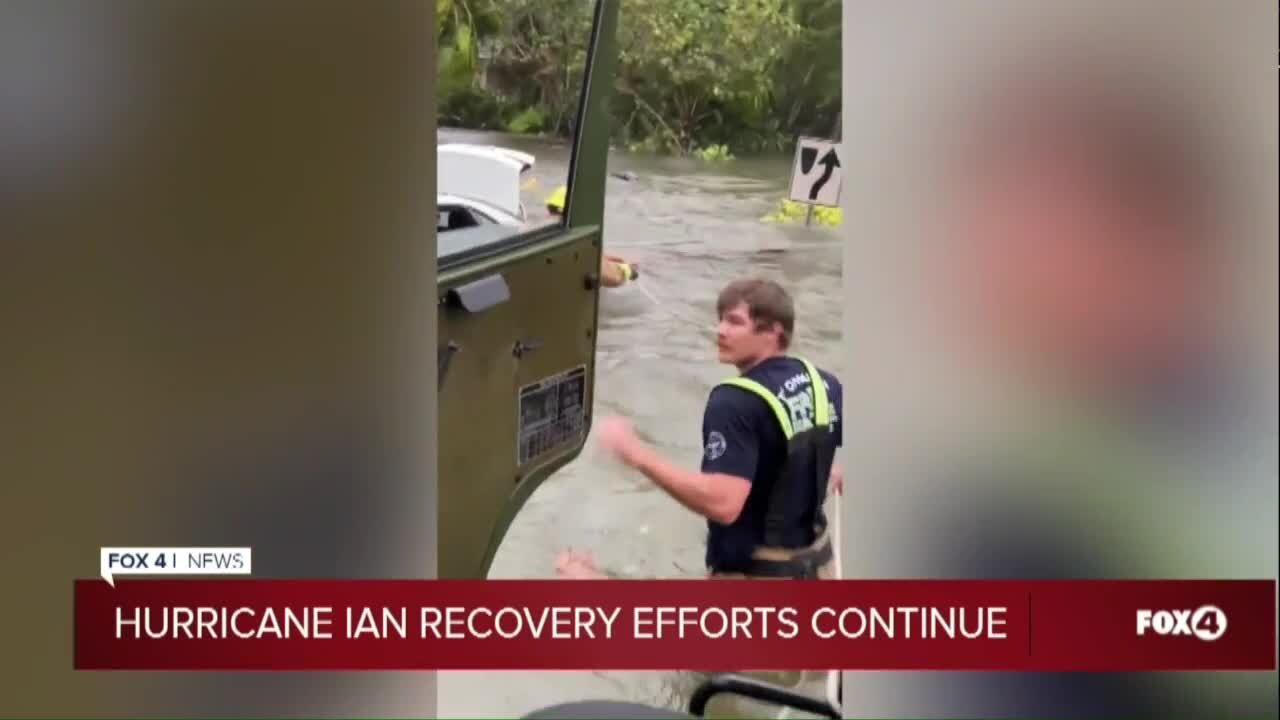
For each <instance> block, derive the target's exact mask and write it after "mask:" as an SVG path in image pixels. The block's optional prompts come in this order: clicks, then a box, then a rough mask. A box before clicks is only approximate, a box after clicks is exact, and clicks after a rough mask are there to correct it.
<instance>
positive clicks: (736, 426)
mask: <svg viewBox="0 0 1280 720" xmlns="http://www.w3.org/2000/svg"><path fill="white" fill-rule="evenodd" d="M818 373H819V374H820V375H821V376H822V379H823V380H824V381H825V384H826V387H827V399H828V402H829V403H830V405H831V413H830V419H831V432H832V433H833V434H834V435H835V443H836V446H837V447H839V446H840V445H841V444H842V424H841V422H840V417H841V414H842V412H843V407H844V406H843V405H842V397H841V387H840V381H839V380H837V379H836V378H835V376H834V375H832V374H830V373H828V372H826V371H824V370H821V369H819V370H818ZM743 377H745V378H748V379H750V380H754V381H756V382H758V383H760V384H761V385H763V386H764V387H765V388H768V389H769V390H770V391H772V392H773V394H774V395H776V396H777V397H778V399H779V400H781V401H782V406H783V407H784V408H787V409H789V410H790V412H791V413H792V414H793V415H797V414H804V413H811V412H812V395H811V393H810V388H809V385H810V381H809V373H808V372H807V371H806V369H805V366H804V363H802V362H801V361H799V360H797V359H795V358H792V357H787V356H780V357H774V358H770V359H768V360H766V361H764V362H762V363H760V364H759V365H757V366H755V367H754V368H751V369H750V370H748V371H747V372H746V373H744V374H743ZM809 417H812V416H811V415H810V416H809ZM794 422H795V421H794V420H793V423H794ZM702 447H703V454H702V472H705V473H722V474H725V475H736V476H738V477H742V478H746V479H747V480H750V481H751V493H750V494H749V495H748V496H747V501H746V504H745V505H744V506H743V508H742V513H741V514H740V515H739V516H738V519H737V520H735V521H734V522H733V524H731V525H721V524H719V523H717V522H714V521H708V523H707V527H708V534H707V558H706V559H707V566H708V567H709V568H711V569H713V570H720V571H724V572H734V571H741V570H743V569H745V568H746V566H747V564H748V563H749V562H750V560H751V552H752V551H753V550H754V549H755V548H756V547H757V546H759V545H760V544H762V543H763V542H764V529H765V516H766V513H767V511H768V507H769V497H770V495H771V493H772V492H773V485H774V481H775V480H776V479H777V478H778V477H779V475H780V474H781V471H782V468H783V465H784V464H785V462H786V460H787V439H786V436H785V435H784V434H783V431H782V427H781V426H780V425H779V424H778V418H777V416H776V415H775V414H774V412H773V409H772V408H771V407H770V406H769V405H768V404H767V403H766V401H765V400H764V398H762V397H760V396H759V395H756V394H755V393H752V392H750V391H748V390H745V389H743V388H739V387H732V386H724V385H720V386H717V387H716V388H714V389H713V390H712V391H711V396H710V397H709V398H708V399H707V409H706V412H705V413H704V414H703V419H702ZM801 472H802V473H803V476H804V477H811V476H813V475H814V474H816V471H813V470H812V469H808V468H806V469H804V470H802V471H801ZM793 484H795V485H798V487H790V488H788V493H789V495H790V497H789V505H790V507H792V508H810V509H812V508H816V507H817V506H819V505H820V504H821V502H822V498H816V499H815V498H814V495H815V494H816V492H817V488H816V487H815V486H814V484H813V483H812V482H805V483H793ZM812 517H813V514H812V512H809V513H796V514H793V515H792V516H789V517H788V518H787V521H788V527H787V528H786V529H785V531H784V533H783V537H784V542H785V544H786V545H788V546H790V547H804V546H805V545H808V544H809V543H811V542H812V541H813V539H814V538H813V520H812Z"/></svg>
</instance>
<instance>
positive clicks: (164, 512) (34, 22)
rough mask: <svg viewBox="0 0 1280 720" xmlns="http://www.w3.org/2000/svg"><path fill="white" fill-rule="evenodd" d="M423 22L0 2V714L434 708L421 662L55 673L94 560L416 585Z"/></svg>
mask: <svg viewBox="0 0 1280 720" xmlns="http://www.w3.org/2000/svg"><path fill="white" fill-rule="evenodd" d="M429 10H430V9H429V8H427V7H425V6H423V5H422V4H420V3H395V2H380V3H347V2H311V1H308V2H295V1H292V0H284V1H281V2H272V3H255V2H244V1H241V0H230V1H228V2H217V3H149V2H132V1H131V0H120V1H119V2H111V3H98V2H78V1H76V0H12V1H6V2H4V3H0V297H2V298H3V301H0V327H2V328H3V330H4V338H5V340H4V342H3V348H4V349H3V352H2V353H0V356H2V357H3V361H0V367H2V368H3V372H2V373H0V398H2V400H0V408H2V410H0V412H3V414H4V418H5V419H4V423H3V428H4V432H3V438H4V439H3V443H4V449H3V454H2V455H0V457H3V470H2V471H0V476H2V477H3V483H0V514H3V523H0V533H3V542H0V561H2V562H3V566H4V568H5V580H4V588H5V591H4V592H3V593H0V608H2V611H0V638H3V639H2V640H0V648H3V649H2V650H0V687H2V688H3V692H0V714H3V715H16V716H21V717H49V716H52V717H69V716H95V717H143V716H168V717H235V716H254V717H263V716H284V715H307V716H339V715H341V716H352V715H355V716H360V715H363V716H370V715H393V716H400V717H404V716H430V715H432V714H434V712H435V695H434V683H433V678H432V676H431V675H430V674H424V673H415V674H386V675H377V676H374V675H367V674H348V675H326V674H312V675H304V674H297V675H289V674H262V675H249V674H219V675H214V674H199V673H190V674H187V673H164V674H160V673H157V674H149V673H79V674H77V673H75V672H73V671H72V669H71V668H72V666H71V663H72V658H71V643H72V637H71V617H72V615H71V599H72V595H71V580H72V578H76V577H81V578H90V577H96V575H97V558H98V548H99V547H100V546H102V545H163V544H176V545H187V544H191V545H201V544H209V545H250V546H252V547H253V548H254V551H255V552H254V573H255V575H259V576H264V577H290V576H294V577H297V576H307V577H334V578H337V577H431V576H432V575H433V573H434V571H435V564H434V563H435V555H434V551H435V517H436V515H435V509H434V506H433V502H434V495H433V492H434V485H433V483H432V481H431V478H432V476H433V474H434V470H435V458H434V441H435V432H434V426H433V424H432V422H433V420H434V410H435V407H434V401H435V395H434V393H435V390H434V386H433V385H432V384H431V383H430V382H429V379H430V378H431V377H433V376H434V370H433V367H434V362H435V360H434V357H435V356H434V353H432V352H429V348H430V344H431V343H432V342H433V341H434V335H435V330H434V322H435V317H434V314H433V313H430V312H421V311H419V310H417V308H423V307H434V297H433V290H434V264H433V253H434V236H433V234H432V230H431V227H432V226H431V225H430V222H431V221H432V219H433V218H432V214H433V213H432V205H431V201H430V197H431V192H432V190H433V187H434V160H435V155H434V147H433V145H432V140H433V138H434V135H435V132H434V130H435V119H434V116H433V115H432V113H431V110H432V107H433V101H432V86H433V83H434V77H433V74H432V72H431V69H432V57H431V49H432V37H431V34H430V33H431V31H432V28H433V17H432V14H431V13H430V11H429Z"/></svg>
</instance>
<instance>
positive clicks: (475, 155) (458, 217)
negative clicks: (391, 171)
mask: <svg viewBox="0 0 1280 720" xmlns="http://www.w3.org/2000/svg"><path fill="white" fill-rule="evenodd" d="M533 165H534V157H533V156H532V155H530V154H529V153H526V152H520V151H519V150H511V149H509V148H501V147H496V146H492V145H468V144H463V143H448V144H444V145H437V146H436V168H437V169H436V204H437V206H438V208H439V213H440V215H439V219H438V220H437V222H436V232H437V233H444V232H448V231H450V230H461V229H463V228H472V227H481V226H485V225H502V226H506V227H508V228H511V230H510V231H509V232H510V233H512V234H514V233H515V232H519V231H521V230H523V229H524V228H525V227H526V226H527V225H528V222H529V217H528V214H527V213H526V212H525V207H524V203H522V202H521V200H520V189H521V183H522V179H523V178H524V175H525V173H527V172H528V171H529V170H531V169H533Z"/></svg>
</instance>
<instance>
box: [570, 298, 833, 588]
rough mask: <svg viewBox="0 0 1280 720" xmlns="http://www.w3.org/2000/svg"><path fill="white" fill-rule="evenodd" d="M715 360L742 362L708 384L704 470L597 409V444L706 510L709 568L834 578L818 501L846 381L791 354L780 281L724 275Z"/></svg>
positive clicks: (826, 480)
mask: <svg viewBox="0 0 1280 720" xmlns="http://www.w3.org/2000/svg"><path fill="white" fill-rule="evenodd" d="M716 309H717V312H718V314H719V318H720V322H719V327H718V331H717V347H718V349H719V359H720V361H721V362H724V363H728V364H731V365H734V366H735V367H737V368H738V370H739V372H740V373H741V374H740V375H739V376H738V377H734V378H731V379H729V380H726V381H724V382H722V383H720V384H719V385H717V386H716V387H715V388H713V389H712V391H711V394H710V397H709V398H708V400H707V406H706V410H705V414H704V416H703V426H702V445H703V448H704V450H703V459H702V467H701V469H700V470H699V471H692V470H687V469H685V468H682V467H679V466H678V465H676V464H675V463H673V462H671V461H669V460H667V459H666V458H664V457H662V456H661V455H659V454H658V453H657V452H656V451H655V450H654V449H653V448H651V447H649V446H647V445H645V444H644V442H642V441H641V440H640V439H639V437H637V436H636V434H635V432H634V431H633V430H632V427H631V424H630V423H629V422H628V421H626V420H625V419H623V418H619V417H611V418H605V419H603V420H602V421H601V422H600V424H599V430H598V433H599V438H600V443H601V444H602V445H603V446H604V447H605V448H606V449H608V450H609V451H610V452H611V453H613V454H614V455H615V456H616V457H617V458H618V459H619V460H621V461H622V462H623V463H625V464H626V465H628V466H630V467H632V468H635V469H636V470H639V471H640V472H641V473H643V474H644V475H645V476H647V477H648V478H649V479H650V480H652V481H653V482H654V483H655V484H657V485H658V486H659V487H661V488H662V489H663V490H665V491H666V492H667V493H668V494H670V495H671V496H672V497H673V498H675V499H676V500H677V501H678V502H680V503H681V504H682V505H684V506H685V507H687V508H689V509H690V510H692V511H694V512H696V513H698V514H699V515H702V516H703V517H705V518H706V519H707V526H708V537H707V553H706V564H707V568H708V570H709V572H710V575H711V576H712V577H738V578H742V577H747V578H770V579H828V578H833V577H835V574H836V573H835V564H834V560H833V557H834V555H833V549H832V547H831V541H830V538H829V536H828V533H827V518H826V515H825V513H824V510H823V504H824V501H825V500H826V496H827V494H828V492H829V491H834V492H839V491H840V489H841V485H842V481H841V477H840V473H839V470H838V469H836V468H835V467H834V459H835V453H836V449H837V448H838V447H840V445H841V426H840V413H841V411H842V399H841V392H842V388H841V385H840V382H839V381H838V380H837V379H836V377H835V376H834V375H832V374H831V373H828V372H825V371H822V370H819V369H818V368H817V367H815V366H814V365H813V364H812V363H810V362H809V361H807V360H805V359H803V358H799V357H795V356H792V355H789V354H788V352H787V351H788V349H789V348H790V346H791V338H792V334H793V332H794V330H795V309H794V305H793V303H792V300H791V297H790V296H789V295H788V294H787V292H786V291H785V290H784V289H783V288H782V287H781V286H779V285H778V284H777V283H774V282H771V281H768V280H758V279H747V280H738V281H735V282H733V283H730V284H729V285H728V286H727V287H725V288H724V290H722V291H721V293H720V296H719V298H718V300H717V303H716ZM557 571H558V572H559V573H560V574H561V575H565V576H570V577H593V576H598V575H599V572H598V571H597V570H596V569H595V567H594V564H593V563H592V562H591V560H590V558H589V556H586V555H581V554H573V553H566V554H564V555H562V556H561V557H560V559H559V563H558V566H557Z"/></svg>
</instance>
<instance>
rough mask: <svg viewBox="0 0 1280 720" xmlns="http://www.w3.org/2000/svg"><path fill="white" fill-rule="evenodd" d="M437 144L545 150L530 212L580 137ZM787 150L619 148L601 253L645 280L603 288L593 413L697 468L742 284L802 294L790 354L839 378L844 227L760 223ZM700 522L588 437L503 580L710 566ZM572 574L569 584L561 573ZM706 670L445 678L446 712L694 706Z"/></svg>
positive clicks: (549, 488)
mask: <svg viewBox="0 0 1280 720" xmlns="http://www.w3.org/2000/svg"><path fill="white" fill-rule="evenodd" d="M439 141H440V142H442V143H443V142H473V143H487V144H497V145H502V146H505V147H512V148H516V149H519V150H524V151H526V152H530V153H532V154H534V155H535V156H536V158H537V164H536V166H535V168H534V170H533V171H532V172H533V175H534V176H535V177H536V178H537V182H536V183H534V184H533V185H534V186H533V187H531V188H527V189H526V191H525V196H526V200H525V202H526V207H528V208H529V210H530V212H531V214H533V215H534V216H535V217H538V216H540V215H541V213H544V212H545V210H544V209H543V199H544V198H545V197H546V196H547V195H548V194H549V193H551V192H552V191H553V190H554V189H555V188H556V187H558V186H560V185H562V184H564V182H565V177H566V173H567V167H568V161H569V146H568V144H567V143H563V142H549V141H541V140H537V139H530V138H527V137H506V136H501V135H496V134H492V133H476V132H467V131H447V130H442V131H441V132H440V135H439ZM790 167H791V158H790V157H782V156H778V157H773V158H767V159H739V160H733V161H729V162H723V163H706V162H703V161H701V160H696V159H675V158H654V157H648V156H641V155H630V154H627V153H623V152H618V151H615V152H613V153H612V154H611V155H610V159H609V170H610V172H611V173H620V172H627V171H630V172H632V173H634V174H635V178H634V179H632V180H630V181H627V180H622V179H618V178H614V177H611V178H610V179H609V186H608V191H607V194H606V210H605V234H604V240H605V249H606V252H610V253H613V254H617V255H621V256H623V257H625V258H626V259H628V260H630V261H633V262H636V263H638V264H639V266H640V272H641V277H640V279H639V281H638V283H637V284H636V285H634V286H631V285H629V286H624V287H623V288H619V289H615V290H607V289H606V290H605V291H604V292H603V296H602V299H601V312H600V330H599V347H598V370H597V377H596V388H595V415H596V417H597V418H599V417H603V416H606V415H611V414H619V415H624V416H626V417H628V418H630V419H631V420H632V422H634V423H635V427H636V430H637V432H638V433H639V434H640V435H641V436H642V437H643V438H645V439H646V440H647V441H649V442H651V443H653V444H654V445H655V446H656V447H657V448H658V449H659V450H660V451H661V452H663V453H665V454H666V455H668V456H669V457H671V458H673V459H675V460H676V461H678V462H681V463H683V464H685V465H687V466H690V467H696V466H697V464H698V462H699V458H700V455H701V442H700V432H701V422H702V410H703V405H704V403H705V401H706V398H707V393H708V392H709V391H710V389H711V387H712V385H713V384H714V383H716V382H718V381H720V380H722V379H724V378H725V377H728V376H730V375H733V374H735V371H734V369H733V368H731V367H728V366H723V365H719V364H717V362H716V357H715V346H714V327H715V299H716V295H717V293H718V292H719V290H720V289H721V287H723V286H724V285H725V284H726V283H728V282H729V281H731V280H734V279H737V278H740V277H745V276H752V275H761V276H765V277H769V278H771V279H774V280H777V281H779V282H781V283H782V285H783V286H784V287H785V288H787V290H788V291H789V292H790V293H791V294H792V296H793V298H794V299H795V302H796V315H797V318H796V333H795V341H794V343H795V345H794V347H795V350H794V352H795V353H797V354H800V355H803V356H805V357H808V358H809V359H811V360H812V361H813V362H815V363H816V364H818V365H820V366H822V367H824V368H826V369H829V370H831V371H832V372H834V373H836V374H837V375H841V374H842V370H843V368H842V366H841V362H842V357H841V355H842V353H841V350H842V348H841V298H842V295H843V291H842V287H841V258H842V247H841V245H840V238H839V234H838V232H839V231H838V230H837V229H833V228H822V227H819V226H814V227H813V228H806V227H804V226H803V224H798V225H779V224H771V223H764V222H761V221H760V218H762V217H764V216H765V215H767V214H768V213H769V212H771V211H772V210H773V209H775V207H776V205H777V203H778V201H779V200H780V199H781V198H783V197H784V196H785V195H786V192H787V182H788V173H789V171H790ZM705 533H706V525H705V521H703V520H701V519H700V518H698V517H696V516H695V515H693V514H692V513H690V512H688V511H687V510H685V509H684V508H682V507H681V506H679V505H678V504H677V503H676V502H675V501H674V500H672V499H671V498H670V497H668V496H667V495H666V494H665V493H663V492H662V491H661V490H658V489H657V488H656V487H655V486H654V485H653V484H652V483H650V482H649V481H648V480H647V479H645V478H644V477H643V476H641V475H639V474H638V473H635V472H631V471H626V470H624V469H623V468H622V467H621V466H620V465H618V464H616V463H615V462H613V461H612V460H610V459H608V458H607V457H605V456H604V454H603V453H602V452H601V451H600V450H599V449H597V448H596V447H595V443H594V437H592V438H589V439H588V445H587V448H586V449H585V450H584V451H583V453H582V455H581V456H580V457H579V458H578V459H577V460H576V461H574V462H573V463H572V464H570V465H569V466H567V467H566V468H564V469H563V470H562V471H561V472H560V473H558V474H557V475H556V476H554V477H552V478H551V479H549V480H547V481H546V483H544V484H543V485H542V487H541V488H539V489H538V491H537V492H536V493H535V494H534V495H533V497H532V498H531V499H530V500H529V502H528V503H527V504H526V505H525V507H524V509H523V510H522V511H521V513H520V515H519V516H518V517H517V518H516V520H515V522H514V523H513V524H512V526H511V529H510V532H509V533H508V534H507V536H506V539H505V540H504V543H503V545H502V547H501V549H500V550H499V552H498V554H497V557H496V559H495V561H494V564H493V568H492V570H491V572H490V577H493V578H547V577H552V576H554V559H555V556H556V554H557V553H558V552H559V551H560V550H562V549H565V548H569V547H572V548H575V549H585V550H589V551H591V552H592V553H593V554H594V555H595V557H596V560H597V562H598V564H599V565H600V566H601V567H602V568H603V569H606V570H608V571H610V572H612V573H617V574H620V575H623V576H627V577H639V578H649V577H652V578H659V577H660V578H675V577H703V576H705V570H704V566H703V552H704V536H705ZM565 582H571V581H567V580H566V581H565ZM696 680H697V679H696V678H691V677H689V676H686V675H680V674H672V673H636V672H626V673H621V672H620V673H606V672H597V673H583V672H510V673H497V672H484V673H478V672H477V673H471V672H457V673H441V674H440V685H439V713H440V715H441V716H443V717H518V716H519V715H521V714H523V713H526V712H528V711H530V710H532V709H534V708H537V707H541V706H545V705H550V704H554V703H558V702H565V701H569V700H578V699H587V698H593V699H618V700H631V701H638V702H647V703H653V704H660V705H664V706H668V707H672V708H684V707H685V706H686V704H687V693H688V691H689V690H690V689H691V688H690V685H691V683H693V682H696Z"/></svg>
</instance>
